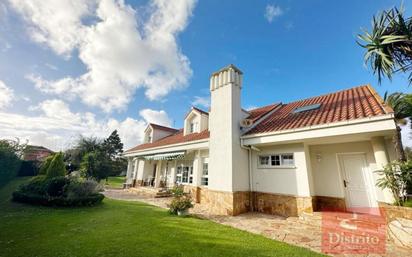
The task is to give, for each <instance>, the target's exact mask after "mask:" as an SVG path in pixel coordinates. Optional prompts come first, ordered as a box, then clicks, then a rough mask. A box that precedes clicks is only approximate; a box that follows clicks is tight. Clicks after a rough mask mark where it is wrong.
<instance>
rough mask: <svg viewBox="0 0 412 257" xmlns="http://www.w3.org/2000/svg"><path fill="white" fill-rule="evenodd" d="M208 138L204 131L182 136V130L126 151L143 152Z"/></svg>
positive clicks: (207, 133) (207, 132)
mask: <svg viewBox="0 0 412 257" xmlns="http://www.w3.org/2000/svg"><path fill="white" fill-rule="evenodd" d="M206 138H209V131H208V130H204V131H202V132H199V133H192V134H188V135H186V136H183V129H180V130H179V131H178V132H177V133H175V134H173V135H170V136H167V137H164V138H162V139H159V140H157V141H155V142H153V143H147V144H141V145H138V146H136V147H134V148H132V149H129V150H127V151H126V153H128V152H134V151H139V150H144V149H149V148H153V147H159V146H165V145H173V144H178V143H185V142H190V141H196V140H201V139H206Z"/></svg>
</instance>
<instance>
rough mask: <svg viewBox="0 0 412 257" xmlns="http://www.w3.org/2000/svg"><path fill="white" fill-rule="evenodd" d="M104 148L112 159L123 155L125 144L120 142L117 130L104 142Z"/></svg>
mask: <svg viewBox="0 0 412 257" xmlns="http://www.w3.org/2000/svg"><path fill="white" fill-rule="evenodd" d="M102 147H103V149H104V151H106V153H107V154H108V155H109V156H110V158H115V157H118V156H120V154H122V153H123V143H122V141H121V140H120V137H119V134H118V133H117V130H115V131H113V132H112V133H111V134H110V136H109V137H108V138H106V139H105V140H104V141H103V145H102Z"/></svg>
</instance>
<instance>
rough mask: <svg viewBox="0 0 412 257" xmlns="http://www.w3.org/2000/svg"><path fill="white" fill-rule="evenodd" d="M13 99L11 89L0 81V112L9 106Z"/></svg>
mask: <svg viewBox="0 0 412 257" xmlns="http://www.w3.org/2000/svg"><path fill="white" fill-rule="evenodd" d="M14 98H15V97H14V92H13V89H11V88H9V87H7V85H6V84H5V83H4V82H3V81H1V80H0V110H1V109H4V108H6V107H8V106H10V104H11V102H12V101H13V100H14Z"/></svg>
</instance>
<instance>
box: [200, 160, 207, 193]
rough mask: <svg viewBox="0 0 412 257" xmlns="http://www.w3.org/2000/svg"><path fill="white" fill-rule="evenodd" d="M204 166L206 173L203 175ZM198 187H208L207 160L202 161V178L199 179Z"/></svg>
mask: <svg viewBox="0 0 412 257" xmlns="http://www.w3.org/2000/svg"><path fill="white" fill-rule="evenodd" d="M205 164H206V172H207V173H206V174H205ZM205 182H206V183H205ZM200 185H202V186H205V187H207V186H209V158H204V159H203V164H202V176H201V178H200Z"/></svg>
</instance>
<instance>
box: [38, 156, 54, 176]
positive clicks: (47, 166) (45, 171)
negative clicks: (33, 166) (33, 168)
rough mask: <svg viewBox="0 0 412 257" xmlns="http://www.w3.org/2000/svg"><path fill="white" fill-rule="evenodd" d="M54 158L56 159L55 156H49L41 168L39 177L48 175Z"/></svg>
mask: <svg viewBox="0 0 412 257" xmlns="http://www.w3.org/2000/svg"><path fill="white" fill-rule="evenodd" d="M53 158H54V154H52V155H49V156H48V157H47V158H46V160H44V162H43V163H42V165H41V166H40V170H39V175H46V174H47V170H48V169H49V167H50V163H51V162H52V161H53Z"/></svg>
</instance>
